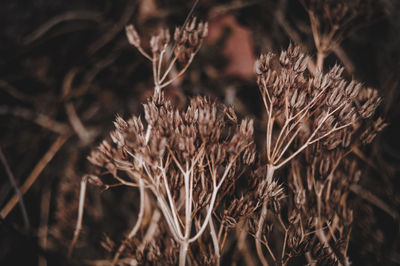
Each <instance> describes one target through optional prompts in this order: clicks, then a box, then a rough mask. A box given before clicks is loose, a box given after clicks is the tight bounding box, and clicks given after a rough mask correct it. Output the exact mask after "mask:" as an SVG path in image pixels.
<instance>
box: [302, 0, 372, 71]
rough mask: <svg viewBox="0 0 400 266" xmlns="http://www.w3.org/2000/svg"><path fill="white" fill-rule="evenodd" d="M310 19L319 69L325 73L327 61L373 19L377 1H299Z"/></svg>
mask: <svg viewBox="0 0 400 266" xmlns="http://www.w3.org/2000/svg"><path fill="white" fill-rule="evenodd" d="M299 1H300V2H301V3H302V4H303V6H304V8H305V9H306V11H307V13H308V16H309V18H310V24H311V30H312V34H313V38H314V44H315V48H316V49H317V59H316V66H317V68H318V69H320V70H322V69H323V62H324V59H325V58H326V57H327V56H328V55H329V54H330V53H331V52H332V50H333V49H335V48H336V47H337V46H339V45H340V43H341V42H342V40H343V38H344V37H346V35H347V34H348V33H349V32H350V31H352V30H353V31H354V29H355V28H357V27H359V26H360V25H362V24H363V23H365V22H366V21H367V20H368V18H369V17H371V16H372V12H371V11H372V10H373V8H371V7H372V6H373V5H374V4H375V5H376V3H374V2H377V1H360V0H350V1H348V0H339V1H338V0H323V1H321V0H299Z"/></svg>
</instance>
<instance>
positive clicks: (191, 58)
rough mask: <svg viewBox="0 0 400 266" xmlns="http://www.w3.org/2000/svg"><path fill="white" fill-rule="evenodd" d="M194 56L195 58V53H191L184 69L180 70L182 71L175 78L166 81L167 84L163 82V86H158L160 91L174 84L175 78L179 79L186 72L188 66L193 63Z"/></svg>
mask: <svg viewBox="0 0 400 266" xmlns="http://www.w3.org/2000/svg"><path fill="white" fill-rule="evenodd" d="M194 56H195V53H192V54H191V55H190V58H189V61H188V62H187V63H186V65H185V67H184V68H182V70H181V71H180V72H179V73H178V74H177V75H176V76H175V77H173V78H171V79H170V80H168V81H167V82H165V83H163V84H160V89H162V88H165V87H166V86H168V85H169V84H171V83H172V82H174V81H175V80H176V79H177V78H180V77H181V76H182V75H183V74H184V73H185V72H186V70H187V69H188V68H189V66H190V64H191V63H192V61H193V58H194Z"/></svg>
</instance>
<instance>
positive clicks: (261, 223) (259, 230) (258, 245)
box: [256, 164, 275, 266]
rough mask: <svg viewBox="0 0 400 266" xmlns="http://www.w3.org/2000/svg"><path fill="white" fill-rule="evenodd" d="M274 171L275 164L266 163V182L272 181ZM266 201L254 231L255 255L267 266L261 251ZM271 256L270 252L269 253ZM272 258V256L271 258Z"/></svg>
mask: <svg viewBox="0 0 400 266" xmlns="http://www.w3.org/2000/svg"><path fill="white" fill-rule="evenodd" d="M274 172H275V166H273V165H271V164H268V165H267V182H268V183H270V182H271V181H272V178H273V176H274ZM267 203H268V202H267V201H264V203H263V205H262V209H261V215H260V219H259V220H258V227H257V232H256V250H257V255H258V258H259V259H260V261H261V263H262V265H264V266H268V265H269V264H268V261H267V259H266V258H265V256H264V254H263V251H262V246H261V235H262V233H263V227H264V223H265V220H266V218H267V210H268V209H267ZM271 256H272V254H271ZM273 259H274V258H273Z"/></svg>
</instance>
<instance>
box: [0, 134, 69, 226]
mask: <svg viewBox="0 0 400 266" xmlns="http://www.w3.org/2000/svg"><path fill="white" fill-rule="evenodd" d="M69 137H70V135H61V136H59V137H58V138H57V139H56V140H55V141H54V142H53V144H52V145H51V146H50V149H49V150H48V151H47V152H46V153H45V154H44V155H43V157H42V158H41V159H40V161H39V162H38V163H37V164H36V165H35V167H34V168H33V170H32V172H31V173H30V175H29V176H28V178H27V179H26V180H25V182H24V184H23V185H22V186H21V188H20V192H21V194H22V195H24V194H25V193H26V192H27V191H28V190H29V189H30V187H31V186H32V185H33V183H35V181H36V180H37V179H38V177H39V175H40V174H41V173H42V171H43V169H44V168H45V167H46V166H47V165H48V164H49V162H50V161H51V160H52V159H53V157H54V155H56V153H57V152H58V150H59V149H60V148H61V147H62V145H63V144H64V143H65V142H66V141H67V140H68V138H69ZM17 202H18V197H17V196H16V195H14V196H13V197H12V198H11V199H10V200H9V201H8V202H7V204H6V206H4V208H3V209H2V210H1V212H0V216H1V217H2V218H3V219H5V218H6V217H7V215H8V214H9V213H10V212H11V210H12V209H13V208H14V207H15V204H17Z"/></svg>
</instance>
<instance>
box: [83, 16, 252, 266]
mask: <svg viewBox="0 0 400 266" xmlns="http://www.w3.org/2000/svg"><path fill="white" fill-rule="evenodd" d="M126 31H127V35H128V39H129V41H130V43H131V44H132V45H134V46H135V47H137V48H138V50H139V51H140V52H141V53H142V54H143V55H144V56H145V57H146V58H148V59H150V60H151V61H152V63H153V74H154V83H155V88H154V95H153V97H151V98H150V99H149V100H148V102H147V103H145V104H144V114H145V117H144V118H145V119H144V120H142V119H141V118H140V117H138V116H133V117H132V118H130V119H128V120H127V121H125V120H124V119H122V118H121V117H117V119H116V121H115V123H114V124H115V127H116V130H115V131H114V132H112V133H111V140H112V143H110V142H108V141H103V142H102V144H101V145H100V146H99V148H98V149H97V150H95V151H93V152H92V154H91V155H90V156H89V158H88V159H89V161H90V162H91V163H93V164H94V165H97V166H99V167H102V168H105V169H106V170H107V172H108V173H110V174H112V176H113V177H114V178H115V181H116V183H114V184H111V185H105V186H107V188H109V187H112V186H116V185H124V186H129V187H134V188H138V189H139V192H140V209H139V214H138V218H137V221H136V223H135V226H134V227H133V228H132V230H131V231H130V232H129V234H128V236H127V239H126V241H124V242H123V243H122V244H121V245H120V247H119V248H118V249H117V251H116V252H115V255H114V259H113V264H115V263H117V262H118V259H119V257H120V255H121V254H122V253H123V251H124V249H125V248H126V245H127V243H128V242H129V240H131V239H132V238H133V237H134V236H135V235H136V234H137V232H138V231H139V230H140V229H141V227H142V226H143V225H142V221H143V216H144V212H145V208H149V209H150V211H151V212H155V211H157V210H160V211H161V213H162V215H163V217H164V219H165V223H166V225H167V227H168V229H169V230H168V232H169V235H170V237H172V239H173V241H174V243H176V245H177V246H179V249H180V251H179V264H180V265H185V263H186V260H187V252H188V250H189V246H190V245H191V244H192V243H194V242H201V240H200V238H201V237H202V236H203V234H204V233H205V232H207V234H208V235H209V238H210V239H211V243H212V245H213V248H214V252H213V253H214V256H215V259H213V260H212V261H214V263H218V262H219V258H220V245H221V239H220V238H221V233H222V232H223V230H224V229H223V228H224V224H223V223H221V224H220V227H219V228H218V231H216V229H215V225H214V218H213V217H214V216H215V215H216V216H217V217H221V216H222V214H217V212H218V211H217V210H218V206H219V205H221V203H222V202H223V201H224V199H225V198H227V197H228V196H229V195H231V194H232V191H233V190H232V188H233V187H235V183H236V180H237V179H238V178H239V177H240V176H241V175H242V174H243V171H244V170H245V168H244V166H245V165H249V164H251V163H252V162H253V161H254V159H255V147H254V144H253V139H252V135H253V121H252V120H249V119H244V120H242V122H238V119H237V117H236V115H235V113H234V111H233V110H232V109H231V108H228V107H224V106H218V105H217V104H216V103H213V102H211V101H210V100H209V99H207V98H204V97H195V98H192V99H191V100H190V104H189V105H188V107H187V109H186V110H184V111H182V110H178V109H177V108H176V107H174V106H173V105H172V104H171V102H170V101H168V100H167V99H165V97H164V94H163V92H162V89H163V88H164V87H165V86H167V85H169V84H170V83H171V82H172V81H173V80H175V79H176V78H178V77H179V76H181V75H182V74H183V73H184V72H185V70H186V69H187V68H188V66H189V65H190V63H191V61H192V59H193V57H194V55H195V54H196V53H197V51H198V49H199V47H200V45H201V42H202V40H203V38H204V37H205V35H206V33H207V24H206V23H202V22H200V23H196V19H193V20H192V21H191V22H189V23H188V24H187V26H185V27H184V28H183V29H180V28H177V29H176V30H175V34H174V40H175V42H176V43H175V46H174V47H173V48H174V50H173V52H174V57H173V58H172V60H171V61H170V62H168V63H167V67H166V70H165V71H163V60H165V58H164V57H166V54H167V53H168V51H169V50H168V49H169V48H170V46H169V40H170V35H169V32H168V31H167V30H162V31H161V32H160V34H159V35H158V36H154V37H152V38H151V41H150V45H151V48H152V56H149V55H148V54H147V53H146V52H145V51H144V50H143V49H142V48H141V46H140V38H139V35H138V34H137V32H136V31H135V30H134V28H133V26H128V27H127V28H126ZM177 61H178V62H180V63H183V67H182V70H181V71H180V72H179V73H178V74H177V75H175V76H173V77H172V78H169V79H167V77H168V74H169V73H170V72H171V70H172V68H173V67H174V66H175V64H176V62H177ZM164 62H165V61H164ZM121 173H123V176H124V177H122V176H121ZM87 178H89V181H91V182H92V183H93V182H94V183H97V184H100V185H102V186H104V184H103V182H102V181H101V179H100V178H98V177H95V176H88V177H87ZM84 186H85V184H83V186H82V189H84ZM148 192H151V194H152V196H149V195H147V193H148ZM83 193H84V192H82V196H84V194H83ZM146 195H147V196H146ZM81 209H82V208H81ZM153 209H157V210H154V211H153ZM80 216H81V215H80ZM79 227H80V226H78V228H79ZM77 232H78V231H77ZM218 232H219V233H218ZM78 233H79V232H78ZM150 257H154V258H156V257H157V256H150ZM172 261H173V260H172Z"/></svg>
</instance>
